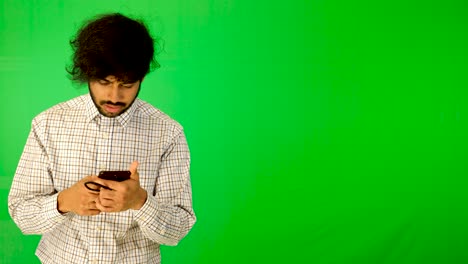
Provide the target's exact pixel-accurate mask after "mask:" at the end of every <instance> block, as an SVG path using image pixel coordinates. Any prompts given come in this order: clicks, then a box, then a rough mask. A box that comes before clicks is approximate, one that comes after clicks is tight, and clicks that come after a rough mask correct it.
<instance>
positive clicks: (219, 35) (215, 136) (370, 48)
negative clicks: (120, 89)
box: [0, 0, 468, 264]
mask: <svg viewBox="0 0 468 264" xmlns="http://www.w3.org/2000/svg"><path fill="white" fill-rule="evenodd" d="M116 11H118V12H122V13H124V14H126V15H130V16H133V17H137V18H143V19H144V20H145V21H146V22H147V24H148V26H149V27H150V28H151V31H152V33H153V34H154V35H156V36H159V37H161V38H162V39H163V40H164V46H165V48H164V51H162V52H161V53H160V54H159V56H158V58H159V61H160V63H161V65H162V67H161V68H160V69H159V70H157V71H155V72H153V73H152V74H150V75H149V76H148V77H147V79H145V82H144V83H143V86H142V92H141V93H140V97H141V98H142V99H144V100H146V101H148V102H150V103H152V104H153V105H155V106H156V107H158V108H160V109H161V110H163V111H164V112H166V113H167V114H169V115H170V116H171V117H173V118H174V119H176V120H178V121H179V122H180V123H181V124H182V125H183V126H184V128H185V131H186V134H187V137H188V141H189V144H190V149H191V153H192V174H191V177H192V183H193V200H194V208H195V211H196V213H197V217H198V222H197V223H196V225H195V226H194V228H193V229H192V231H191V233H190V234H189V235H188V236H187V237H186V238H185V239H184V240H183V241H182V242H181V243H180V244H179V246H177V247H162V260H163V263H203V264H204V263H398V264H402V263H410V264H417V263H424V264H427V263H468V225H467V223H468V211H467V209H468V204H467V201H468V193H467V183H468V181H467V180H466V177H467V162H466V157H467V151H468V148H467V139H466V138H467V132H468V131H467V130H468V127H467V122H468V112H467V110H468V104H467V99H468V92H467V91H466V89H467V87H468V85H467V81H468V77H467V76H468V74H467V59H468V56H467V55H468V52H467V47H468V45H467V44H468V30H467V25H468V12H467V11H468V6H467V4H466V2H465V1H454V0H445V1H438V0H429V1H401V0H398V1H359V0H357V1H336V0H329V1H319V0H310V1H307V0H303V1H299V0H288V1H274V0H273V1H271V0H270V1H265V0H257V1H250V0H224V1H223V0H191V1H190V0H174V1H152V0H147V1H145V0H138V1H94V0H93V1H90V0H89V1H58V0H51V1H26V0H23V1H19V0H18V1H8V0H3V1H0V98H1V103H0V123H1V124H2V130H1V132H0V146H1V149H2V151H1V157H0V204H1V207H0V225H1V232H0V243H1V249H0V263H38V260H37V259H36V257H35V256H34V250H35V248H36V245H37V243H38V241H39V236H24V235H22V234H21V232H20V231H19V229H18V228H17V227H16V226H15V225H14V223H13V221H12V220H11V219H10V216H9V214H8V211H7V196H8V191H9V187H10V184H11V181H12V178H13V175H14V172H15V169H16V165H17V162H18V160H19V157H20V155H21V152H22V149H23V146H24V143H25V140H26V137H27V134H28V132H29V129H30V122H31V119H32V118H33V117H34V116H35V115H37V114H38V113H39V112H41V111H43V110H45V109H47V108H48V107H50V106H52V105H54V104H56V103H59V102H62V101H65V100H68V99H70V98H72V97H74V96H77V95H79V94H83V93H86V92H87V90H86V88H79V87H76V86H73V85H72V84H71V83H70V81H69V80H68V79H67V76H66V72H65V70H64V67H65V66H66V65H67V64H68V63H69V61H70V60H69V59H70V55H71V51H70V47H69V45H68V41H69V40H70V38H71V37H72V36H73V34H74V33H75V32H76V30H77V28H78V27H79V26H80V25H81V23H82V21H83V20H85V19H87V18H90V17H92V16H94V15H95V14H99V13H103V12H116Z"/></svg>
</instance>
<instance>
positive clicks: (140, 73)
mask: <svg viewBox="0 0 468 264" xmlns="http://www.w3.org/2000/svg"><path fill="white" fill-rule="evenodd" d="M155 42H156V40H155V39H153V38H152V37H151V35H150V33H149V31H148V28H147V27H146V26H145V24H144V23H143V22H142V21H137V20H133V19H131V18H128V17H126V16H124V15H122V14H120V13H113V14H104V15H100V16H98V17H97V18H95V19H94V20H91V21H88V22H87V23H85V24H84V25H83V26H82V27H81V28H80V29H79V30H78V32H77V34H76V36H75V37H74V38H73V39H72V40H71V41H70V45H71V47H72V49H73V57H72V65H70V66H69V67H67V69H66V70H67V72H68V73H69V74H70V79H71V80H72V81H76V82H78V83H87V82H89V81H91V80H97V79H104V78H105V77H107V76H109V75H113V76H115V77H116V78H117V79H118V80H120V81H122V82H126V83H131V82H135V81H138V80H142V79H143V77H144V76H145V75H146V74H148V73H149V72H150V71H151V70H153V69H156V68H159V67H160V65H159V63H158V62H157V61H156V59H155V58H154V55H155V50H154V45H155Z"/></svg>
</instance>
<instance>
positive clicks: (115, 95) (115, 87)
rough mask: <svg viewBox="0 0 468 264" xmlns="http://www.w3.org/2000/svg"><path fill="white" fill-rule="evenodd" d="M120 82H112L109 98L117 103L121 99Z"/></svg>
mask: <svg viewBox="0 0 468 264" xmlns="http://www.w3.org/2000/svg"><path fill="white" fill-rule="evenodd" d="M119 88H120V87H119V84H118V83H117V82H115V83H113V84H112V87H111V88H110V90H109V94H108V96H109V100H110V101H112V102H114V103H116V102H118V101H119V99H120V89H119Z"/></svg>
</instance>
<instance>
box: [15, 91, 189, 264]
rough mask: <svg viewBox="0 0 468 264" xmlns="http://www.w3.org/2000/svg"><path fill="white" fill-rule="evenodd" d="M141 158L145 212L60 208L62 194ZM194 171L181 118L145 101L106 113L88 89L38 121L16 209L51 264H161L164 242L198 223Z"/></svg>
mask: <svg viewBox="0 0 468 264" xmlns="http://www.w3.org/2000/svg"><path fill="white" fill-rule="evenodd" d="M134 160H137V161H139V163H140V165H139V167H138V172H139V175H140V185H141V186H142V187H143V188H144V189H146V191H147V192H148V198H147V201H146V203H145V204H144V206H143V207H142V208H141V209H140V210H127V211H124V212H118V213H100V214H99V215H96V216H79V215H77V214H74V213H66V214H60V213H59V212H58V211H57V196H58V193H59V192H60V191H62V190H64V189H66V188H69V187H70V186H72V185H73V184H74V183H75V182H77V181H79V180H80V179H82V178H83V177H85V176H87V175H97V174H98V172H99V171H101V170H127V169H128V168H129V166H130V164H131V163H132V162H133V161H134ZM189 170H190V154H189V150H188V146H187V142H186V138H185V135H184V132H183V129H182V127H181V126H180V125H179V124H178V123H177V122H175V121H174V120H172V119H170V118H169V117H168V116H167V115H165V114H164V113H162V112H161V111H160V110H158V109H156V108H154V107H153V106H151V105H149V104H148V103H145V102H144V101H142V100H140V99H136V100H135V102H134V103H133V105H132V106H131V107H130V108H129V109H128V110H127V111H126V112H124V113H123V114H121V115H120V116H118V117H115V118H108V117H104V116H102V115H101V114H99V112H98V111H97V109H96V107H95V105H94V103H93V101H92V99H91V96H90V95H89V94H86V95H82V96H79V97H77V98H74V99H72V100H70V101H67V102H64V103H61V104H58V105H56V106H54V107H52V108H50V109H48V110H47V111H44V112H43V113H41V114H39V115H38V116H37V117H36V118H34V120H33V122H32V129H31V132H30V134H29V137H28V139H27V143H26V146H25V148H24V151H23V154H22V156H21V159H20V162H19V165H18V168H17V171H16V174H15V176H14V179H13V183H12V187H11V190H10V194H9V199H8V206H9V211H10V214H11V216H12V218H13V220H14V221H15V223H16V224H17V225H18V226H19V228H20V229H21V230H22V231H23V232H24V233H25V234H40V235H42V239H41V241H40V243H39V246H38V248H37V251H36V255H37V256H38V257H39V259H40V260H41V262H43V263H60V264H63V263H132V264H134V263H160V250H159V246H160V244H165V245H176V244H177V243H178V242H179V241H180V240H181V239H182V238H183V237H184V236H185V235H186V234H187V233H188V232H189V230H190V229H191V228H192V226H193V224H194V223H195V215H194V212H193V209H192V191H191V184H190V175H189Z"/></svg>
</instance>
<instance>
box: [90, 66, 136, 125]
mask: <svg viewBox="0 0 468 264" xmlns="http://www.w3.org/2000/svg"><path fill="white" fill-rule="evenodd" d="M140 83H141V82H140V81H136V82H133V83H122V82H120V81H118V80H117V79H116V78H115V76H113V75H109V76H107V77H106V78H104V79H98V80H92V81H90V82H89V92H90V94H91V97H92V98H93V101H94V104H95V105H96V107H97V109H98V111H99V113H101V114H102V115H103V116H107V117H116V116H118V115H121V114H122V113H123V112H125V111H126V110H127V109H128V108H129V107H130V106H131V105H132V103H133V101H134V100H135V98H136V97H137V95H138V92H139V90H140Z"/></svg>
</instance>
